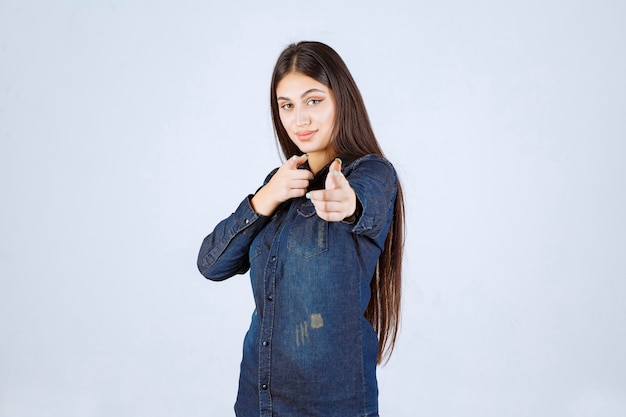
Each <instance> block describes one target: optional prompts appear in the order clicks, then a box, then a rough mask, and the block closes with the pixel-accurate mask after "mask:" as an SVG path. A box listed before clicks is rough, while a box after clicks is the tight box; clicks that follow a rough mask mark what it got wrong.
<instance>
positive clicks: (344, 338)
mask: <svg viewBox="0 0 626 417" xmlns="http://www.w3.org/2000/svg"><path fill="white" fill-rule="evenodd" d="M343 165H344V166H343V168H342V171H343V173H344V175H345V176H346V178H347V179H348V181H349V183H350V186H351V187H352V188H353V189H354V191H355V194H356V196H357V200H358V205H359V209H360V210H359V215H358V217H357V218H356V219H355V220H354V222H353V223H347V222H345V221H341V222H326V221H324V220H323V219H321V218H320V217H318V216H317V214H316V212H315V207H314V206H313V203H312V202H311V201H310V200H307V199H306V198H304V197H301V198H295V199H291V200H289V201H287V202H285V203H283V204H281V205H280V206H279V207H278V208H277V209H276V211H275V212H274V213H273V214H272V215H271V216H262V215H259V214H257V213H255V212H254V210H253V209H252V206H251V204H250V198H251V196H248V197H247V198H245V199H244V200H243V201H242V203H241V204H240V205H239V207H238V208H237V209H236V211H235V212H234V213H233V214H231V215H230V216H229V217H228V218H226V219H225V220H223V221H222V222H220V223H219V224H218V225H217V226H216V228H215V230H214V231H213V232H212V233H211V234H210V235H208V236H207V237H206V238H205V239H204V241H203V243H202V246H201V249H200V253H199V256H198V268H199V270H200V272H201V273H202V274H203V275H204V276H205V277H206V278H208V279H211V280H214V281H221V280H224V279H226V278H229V277H231V276H233V275H235V274H243V273H245V272H247V271H248V269H249V270H250V280H251V283H252V290H253V294H254V300H255V305H256V308H255V310H254V313H253V315H252V322H251V324H250V328H249V330H248V332H247V334H246V336H245V339H244V346H243V359H242V362H241V373H240V377H239V392H238V395H237V401H236V404H235V412H236V415H237V416H239V417H252V416H255V417H257V416H262V417H265V416H267V417H269V416H287V417H302V416H320V417H321V416H323V417H332V416H338V417H339V416H340V417H353V416H354V417H357V416H359V417H365V416H367V417H372V416H378V387H377V382H376V358H377V354H378V339H377V336H376V332H375V331H374V329H373V328H372V326H371V324H370V323H369V322H368V321H367V319H366V318H365V317H364V312H365V309H366V308H367V305H368V303H369V300H370V282H371V280H372V277H373V276H374V273H375V270H376V264H377V261H378V258H379V256H380V254H381V252H382V250H383V248H384V244H385V238H386V237H387V234H388V231H389V226H390V224H391V220H392V217H393V209H394V202H395V196H396V191H397V178H396V173H395V170H394V168H393V166H392V165H391V164H390V163H389V162H388V161H387V160H385V159H383V158H382V157H379V156H376V155H367V156H364V157H361V158H359V159H356V160H354V161H349V162H346V161H345V159H344V164H343ZM274 172H275V171H274ZM327 174H328V166H326V167H325V168H324V169H323V170H322V171H320V172H319V173H318V174H317V175H316V176H315V178H314V179H313V180H311V182H310V187H309V189H310V190H313V189H322V188H324V180H325V178H326V175H327ZM271 175H273V173H272V174H270V176H268V179H266V181H265V183H267V181H269V179H270V178H271Z"/></svg>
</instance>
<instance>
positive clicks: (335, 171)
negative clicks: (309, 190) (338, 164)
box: [333, 169, 339, 177]
mask: <svg viewBox="0 0 626 417" xmlns="http://www.w3.org/2000/svg"><path fill="white" fill-rule="evenodd" d="M333 175H334V176H335V177H336V176H337V175H339V172H337V170H336V169H333Z"/></svg>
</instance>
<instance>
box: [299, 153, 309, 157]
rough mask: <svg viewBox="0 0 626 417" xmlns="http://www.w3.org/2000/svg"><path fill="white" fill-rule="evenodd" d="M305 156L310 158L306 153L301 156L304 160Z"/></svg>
mask: <svg viewBox="0 0 626 417" xmlns="http://www.w3.org/2000/svg"><path fill="white" fill-rule="evenodd" d="M305 156H309V155H308V154H306V153H303V154H302V155H300V158H304V157H305Z"/></svg>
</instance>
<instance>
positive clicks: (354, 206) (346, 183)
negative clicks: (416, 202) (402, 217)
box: [309, 155, 398, 239]
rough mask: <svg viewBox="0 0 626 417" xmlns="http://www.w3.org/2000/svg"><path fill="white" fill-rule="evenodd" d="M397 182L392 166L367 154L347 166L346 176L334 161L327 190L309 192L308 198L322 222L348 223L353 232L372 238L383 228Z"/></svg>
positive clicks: (386, 221) (387, 217) (339, 165)
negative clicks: (351, 225)
mask: <svg viewBox="0 0 626 417" xmlns="http://www.w3.org/2000/svg"><path fill="white" fill-rule="evenodd" d="M397 181H398V180H397V177H396V173H395V170H394V169H393V166H392V165H391V164H390V163H389V162H388V161H387V160H385V159H383V158H382V157H379V156H375V155H369V156H366V157H363V158H361V159H358V160H356V161H354V163H352V164H350V165H348V166H347V167H346V172H345V176H344V173H342V172H341V163H340V162H339V161H338V160H336V161H335V162H333V163H332V164H331V166H330V170H329V173H328V178H327V179H326V188H325V189H324V190H317V191H311V192H310V193H309V197H310V198H311V200H312V201H313V204H315V209H316V212H317V214H318V216H320V217H321V218H322V219H324V220H326V221H347V222H349V223H351V224H354V227H353V229H352V231H353V233H356V234H362V235H365V236H368V237H370V238H372V239H375V238H376V237H378V235H379V234H380V233H381V232H382V231H383V230H385V229H386V226H387V223H388V220H389V213H390V210H391V209H392V207H393V203H394V201H395V196H396V192H397Z"/></svg>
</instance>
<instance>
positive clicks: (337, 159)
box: [335, 158, 343, 165]
mask: <svg viewBox="0 0 626 417" xmlns="http://www.w3.org/2000/svg"><path fill="white" fill-rule="evenodd" d="M335 161H337V162H339V165H341V164H343V161H342V160H341V159H339V158H335Z"/></svg>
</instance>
